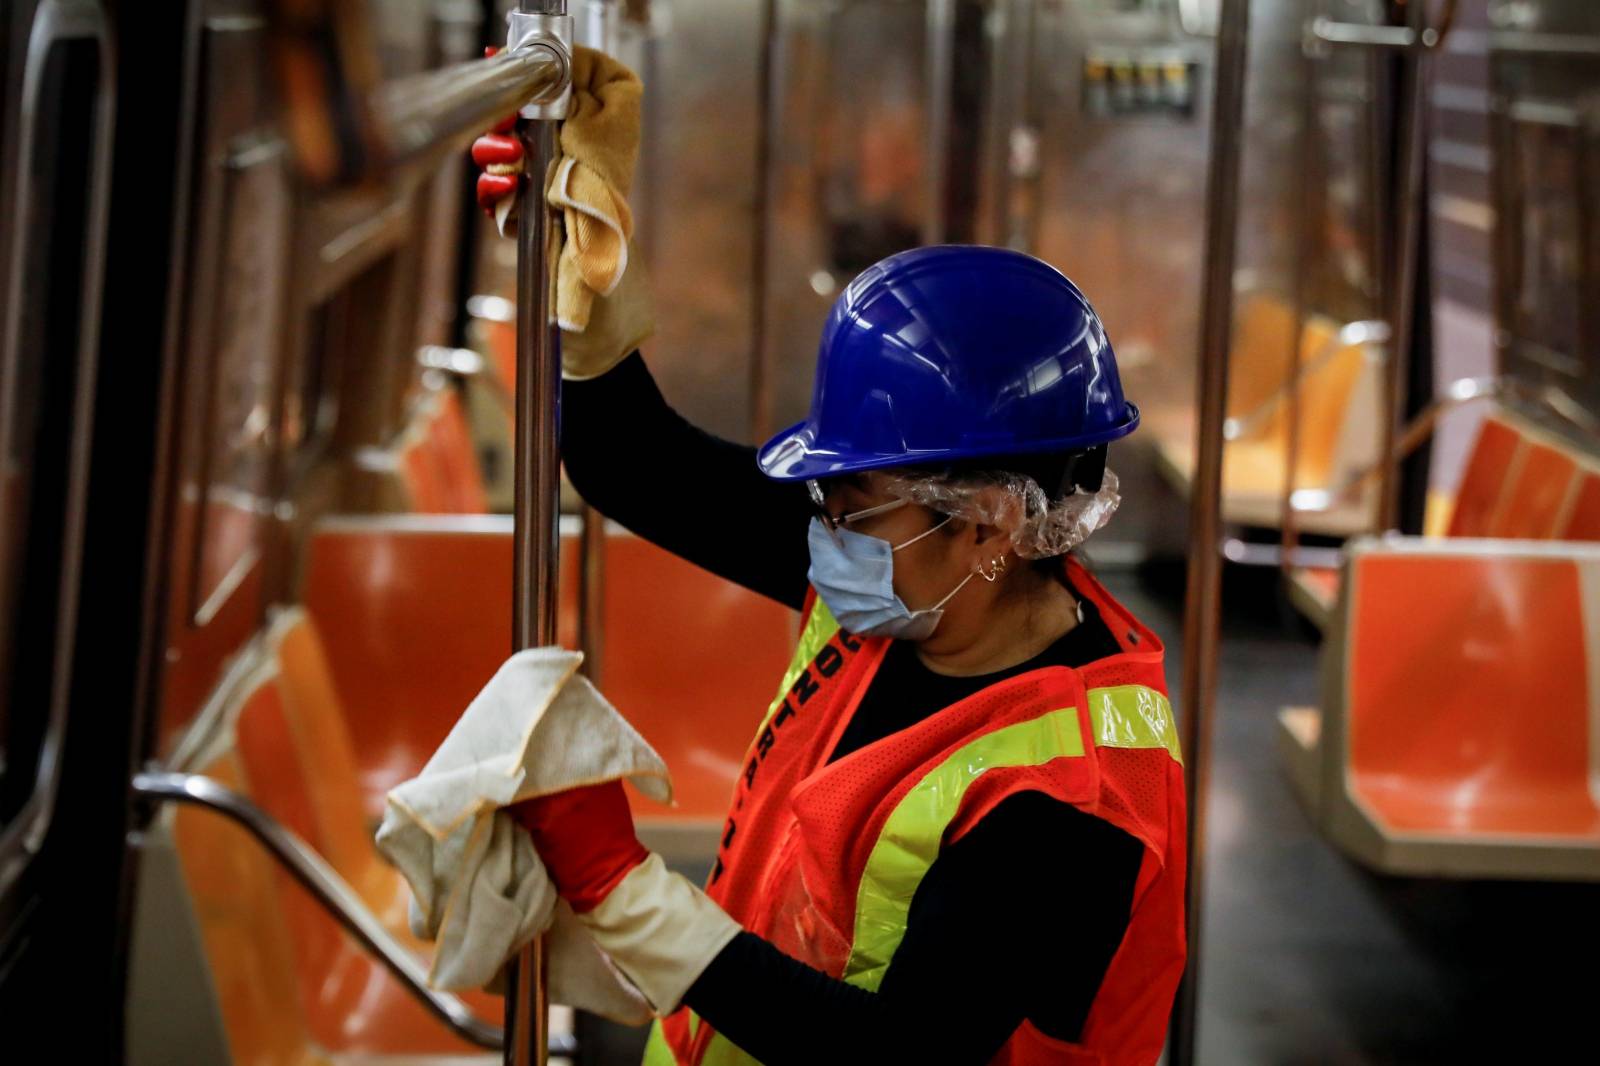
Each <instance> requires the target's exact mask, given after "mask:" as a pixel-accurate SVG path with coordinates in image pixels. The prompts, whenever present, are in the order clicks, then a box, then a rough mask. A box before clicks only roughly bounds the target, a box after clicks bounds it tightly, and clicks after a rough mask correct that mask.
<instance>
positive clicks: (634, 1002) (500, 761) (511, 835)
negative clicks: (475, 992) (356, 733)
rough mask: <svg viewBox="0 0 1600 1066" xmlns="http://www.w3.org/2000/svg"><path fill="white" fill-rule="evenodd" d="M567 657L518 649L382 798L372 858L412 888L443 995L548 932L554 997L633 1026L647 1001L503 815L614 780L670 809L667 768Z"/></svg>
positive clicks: (474, 983)
mask: <svg viewBox="0 0 1600 1066" xmlns="http://www.w3.org/2000/svg"><path fill="white" fill-rule="evenodd" d="M582 661H583V656H581V655H580V654H578V653H577V652H571V651H567V650H565V649H563V648H532V649H529V650H528V651H523V652H518V653H517V654H516V655H513V656H512V657H511V658H510V659H508V660H506V662H505V665H503V666H501V667H500V669H499V671H498V672H497V673H496V674H495V676H494V677H493V679H491V680H490V682H489V683H488V684H487V685H485V686H484V688H483V691H482V692H480V693H478V695H477V698H475V699H474V700H473V701H472V703H471V705H469V706H468V707H467V710H466V713H464V714H463V715H462V716H461V719H460V721H458V722H457V723H456V724H455V727H454V728H453V729H451V730H450V735H449V736H448V737H446V738H445V741H444V743H443V744H441V745H440V746H439V750H438V751H437V752H435V753H434V756H433V758H431V759H429V760H428V764H427V766H425V767H423V770H422V773H421V774H419V775H418V776H416V777H414V778H412V779H411V780H410V781H407V782H405V783H404V784H402V785H399V786H397V787H396V788H394V789H392V790H391V791H390V792H389V796H388V805H387V807H386V809H385V811H384V817H383V824H382V826H381V827H380V828H379V829H378V849H379V850H380V851H381V852H383V854H384V855H386V856H387V857H388V858H389V860H390V861H391V862H393V863H394V865H395V866H396V867H398V868H399V870H400V872H401V874H402V875H404V877H405V879H406V881H407V882H409V883H410V885H411V892H412V901H411V912H410V918H411V928H412V931H413V932H414V933H416V935H417V936H419V937H423V938H426V939H429V940H434V941H436V942H437V950H436V952H435V955H434V960H433V966H432V969H431V970H430V973H429V980H430V981H431V982H432V983H433V984H434V985H435V986H437V987H439V988H446V989H465V988H479V987H484V986H492V985H495V984H497V983H498V981H499V978H500V973H501V970H502V968H503V967H504V965H505V963H506V961H507V960H508V959H510V958H511V957H512V956H513V955H515V954H516V952H517V951H518V950H519V949H521V947H522V946H523V945H524V944H526V943H528V942H529V941H530V940H532V939H533V937H535V936H537V935H538V934H540V933H543V932H546V931H547V930H548V932H549V938H548V940H547V952H548V957H549V959H550V965H549V973H550V996H551V998H552V999H553V1000H554V1001H555V1002H558V1003H565V1004H568V1005H571V1006H574V1007H579V1008H582V1009H584V1010H588V1011H592V1012H594V1013H597V1014H602V1015H605V1016H606V1017H609V1018H614V1019H616V1020H618V1021H622V1022H627V1023H630V1024H638V1023H640V1022H643V1021H645V1020H647V1019H648V1018H649V1017H651V1013H652V1012H651V1009H650V1005H649V1003H648V1002H646V1001H645V999H644V998H643V997H642V996H641V995H640V994H639V992H638V990H637V989H635V988H634V987H633V985H632V984H631V983H629V982H628V980H627V978H625V977H623V976H622V975H621V973H620V972H619V971H618V970H617V969H616V967H615V966H613V965H612V964H611V962H610V960H609V959H608V958H606V956H605V955H604V954H603V953H602V952H601V951H600V949H599V948H597V947H596V946H595V944H594V941H593V940H592V939H591V938H590V936H589V934H588V932H587V931H586V930H585V929H584V927H583V926H582V925H581V924H580V923H579V922H578V920H577V918H576V916H575V915H573V913H572V911H571V909H570V908H568V907H567V905H566V904H565V903H562V902H561V901H560V900H559V899H558V898H557V895H556V891H555V886H554V885H553V884H552V883H551V881H550V877H549V875H548V874H547V873H546V872H545V868H544V864H543V863H541V862H540V861H539V856H538V854H537V853H535V851H534V848H533V842H532V840H531V839H530V838H529V837H528V834H527V833H526V832H524V831H523V830H522V828H521V827H520V826H518V825H517V824H516V823H515V822H514V821H513V820H512V818H511V816H510V815H509V814H508V813H506V811H505V810H504V809H503V808H505V807H507V806H510V805H511V804H513V803H518V802H520V801H522V800H525V799H531V798H533V797H535V796H543V795H548V794H550V793H553V792H561V791H563V790H565V789H569V788H575V787H578V786H580V785H591V784H596V783H599V782H602V781H612V780H618V779H621V778H628V779H629V780H631V781H632V782H633V783H634V784H635V785H636V786H637V787H638V788H639V790H640V791H641V792H643V793H644V794H645V795H647V796H649V797H650V798H652V799H655V800H658V801H660V802H662V803H670V802H671V800H672V783H671V781H670V780H669V778H668V777H667V768H666V764H665V763H663V762H662V761H661V757H660V756H659V755H657V754H656V753H655V751H654V750H652V749H651V747H650V745H649V744H647V743H646V742H645V740H644V738H643V737H641V736H640V735H639V734H638V732H637V731H635V730H634V728H633V727H632V726H631V725H629V724H628V722H627V720H626V719H624V718H623V717H622V715H620V714H618V713H617V711H616V709H615V708H614V707H612V706H611V705H610V704H609V703H607V702H606V700H605V698H604V697H603V696H601V695H600V693H599V692H598V691H597V690H596V689H595V687H594V686H593V685H591V684H590V683H589V680H588V679H587V678H585V677H583V676H582V675H580V674H578V672H577V670H578V666H579V664H580V663H581V662H582Z"/></svg>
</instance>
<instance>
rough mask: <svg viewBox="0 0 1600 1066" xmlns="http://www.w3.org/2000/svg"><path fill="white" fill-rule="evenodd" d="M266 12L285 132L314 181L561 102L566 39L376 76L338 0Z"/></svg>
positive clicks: (425, 155) (349, 178) (387, 164)
mask: <svg viewBox="0 0 1600 1066" xmlns="http://www.w3.org/2000/svg"><path fill="white" fill-rule="evenodd" d="M268 12H269V26H270V30H271V33H270V42H271V48H272V54H273V59H274V67H275V69H276V72H277V82H278V86H279V95H280V96H281V98H282V101H283V104H284V110H285V119H284V129H285V131H286V132H287V134H288V136H289V140H290V142H291V144H293V146H294V150H295V151H294V156H295V160H296V163H297V166H298V169H299V172H300V174H301V176H302V177H303V178H304V179H305V180H307V181H308V182H310V183H311V184H313V185H319V186H328V185H353V184H358V183H361V182H368V181H378V180H383V179H385V178H387V177H390V176H391V175H392V172H393V171H394V170H395V169H396V168H398V167H402V166H405V165H408V164H416V163H420V162H423V161H425V160H427V159H429V158H432V157H434V156H437V155H442V154H443V153H445V152H448V151H450V150H452V149H454V148H456V147H458V146H459V145H460V144H461V143H463V142H465V141H466V140H468V139H470V138H471V137H474V136H476V135H478V134H479V133H482V132H483V131H484V130H485V129H487V128H488V127H490V126H492V125H494V124H495V123H496V122H499V121H500V120H501V119H503V118H504V117H505V116H506V115H508V114H510V113H512V112H514V111H516V110H518V109H519V108H521V107H524V106H526V105H530V104H531V105H541V104H550V103H554V102H556V101H558V100H560V99H562V98H563V97H564V95H565V93H566V91H567V88H568V86H569V85H570V82H571V59H570V54H569V52H568V51H567V49H566V48H565V47H564V42H561V41H557V40H554V39H550V38H535V39H531V40H526V41H524V42H522V43H520V44H518V45H516V46H514V47H508V48H506V49H504V50H502V51H501V52H499V53H498V54H496V55H494V56H492V57H490V58H487V59H474V60H469V61H468V62H465V63H456V64H453V65H451V66H447V67H441V68H439V69H437V70H431V71H426V72H423V73H420V74H415V75H411V76H409V77H405V78H400V79H397V80H395V81H391V82H386V83H380V82H379V81H378V64H377V61H376V59H375V55H374V53H373V51H372V47H371V34H370V33H369V32H368V28H367V26H366V24H365V19H364V16H363V15H361V14H360V13H359V9H357V8H353V7H352V5H348V4H344V3H341V2H339V0H315V2H311V3H292V4H291V3H289V2H288V0H273V2H272V3H271V4H269V6H268Z"/></svg>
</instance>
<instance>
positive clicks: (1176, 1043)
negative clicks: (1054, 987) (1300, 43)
mask: <svg viewBox="0 0 1600 1066" xmlns="http://www.w3.org/2000/svg"><path fill="white" fill-rule="evenodd" d="M1249 31H1250V2H1249V0H1222V12H1221V16H1220V20H1219V25H1218V32H1217V48H1216V57H1215V60H1214V64H1215V70H1216V86H1217V88H1216V95H1215V98H1214V100H1213V102H1212V110H1211V160H1210V170H1209V173H1208V174H1207V178H1206V255H1205V265H1206V266H1205V280H1204V290H1203V300H1204V306H1203V307H1202V316H1201V327H1200V368H1199V390H1198V392H1199V395H1198V401H1197V402H1198V406H1199V414H1200V417H1199V426H1198V429H1197V434H1198V439H1197V440H1196V442H1195V457H1196V458H1195V472H1194V492H1193V497H1192V500H1191V503H1190V511H1189V573H1188V590H1187V592H1188V594H1187V596H1186V597H1185V600H1184V617H1183V691H1182V701H1183V702H1182V708H1183V718H1182V725H1183V751H1184V757H1185V761H1186V763H1187V764H1188V771H1189V772H1188V774H1187V777H1186V782H1185V783H1186V785H1187V788H1188V807H1189V884H1188V907H1187V915H1188V935H1189V966H1188V969H1187V970H1186V971H1185V973H1184V978H1183V982H1182V984H1180V985H1179V987H1178V997H1177V1002H1176V1004H1174V1007H1173V1012H1172V1026H1171V1030H1170V1032H1169V1034H1168V1060H1167V1061H1168V1062H1169V1063H1170V1064H1171V1066H1189V1064H1191V1063H1193V1062H1194V1061H1195V1023H1196V1013H1197V1007H1198V1000H1199V996H1198V989H1199V971H1200V965H1201V952H1200V948H1201V940H1200V927H1201V922H1202V918H1203V916H1204V907H1203V904H1204V900H1205V876H1204V875H1205V844H1206V835H1205V823H1206V807H1205V800H1206V796H1207V794H1208V791H1209V789H1208V786H1209V779H1210V773H1211V736H1212V719H1213V715H1214V711H1215V696H1216V684H1217V653H1218V644H1217V642H1218V626H1219V624H1220V622H1221V604H1220V599H1221V589H1222V555H1221V552H1220V543H1221V540H1222V525H1221V521H1220V511H1221V496H1222V423H1223V419H1224V417H1225V416H1226V414H1227V399H1228V349H1229V340H1230V337H1231V334H1232V331H1233V267H1234V252H1235V245H1236V243H1237V240H1238V222H1239V156H1240V151H1241V147H1242V146H1241V143H1240V141H1241V137H1242V130H1243V122H1244V87H1245V60H1246V57H1247V54H1248V49H1247V47H1246V46H1247V43H1248V41H1247V38H1248V36H1249Z"/></svg>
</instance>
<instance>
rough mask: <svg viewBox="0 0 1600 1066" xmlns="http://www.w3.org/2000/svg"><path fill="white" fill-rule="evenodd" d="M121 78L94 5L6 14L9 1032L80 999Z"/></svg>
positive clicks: (3, 876) (0, 814) (3, 766)
mask: <svg viewBox="0 0 1600 1066" xmlns="http://www.w3.org/2000/svg"><path fill="white" fill-rule="evenodd" d="M113 77H114V70H113V68H112V64H111V43H110V30H109V24H108V21H107V18H106V13H105V11H104V10H103V8H102V6H101V5H100V4H99V3H98V2H91V0H23V2H21V3H17V4H8V5H7V6H6V9H5V11H4V13H3V15H0V86H3V98H0V99H3V110H0V144H3V149H4V150H3V153H0V160H3V169H0V1002H4V1003H5V1004H6V1010H5V1013H6V1015H7V1017H8V1018H13V1019H19V1018H21V1017H24V1016H25V1015H24V1014H23V1008H30V1009H31V1007H32V1005H33V1004H34V1003H35V1002H47V1001H48V997H52V996H53V997H54V998H55V999H56V1001H57V1002H63V1003H70V1001H71V997H72V990H71V989H67V988H60V987H57V988H54V989H42V988H40V987H38V986H39V985H40V984H41V980H40V979H41V976H42V975H45V974H51V973H55V972H58V971H57V970H55V969H54V967H53V966H49V965H43V964H42V960H44V959H45V958H46V957H47V956H50V955H51V954H52V953H57V952H59V951H60V945H59V944H58V943H57V942H56V941H55V938H54V937H53V936H52V935H51V930H52V929H53V928H56V927H55V926H53V924H52V923H53V921H54V915H53V913H52V912H53V910H54V909H55V907H56V901H57V899H58V898H60V897H59V893H58V892H57V879H58V878H60V877H61V876H62V875H63V872H64V870H63V864H62V862H61V861H60V859H61V858H62V857H63V855H62V851H63V849H61V848H59V847H56V846H53V845H54V843H55V842H56V841H58V840H59V838H60V835H61V832H62V830H61V823H62V819H61V817H60V813H61V807H62V794H63V789H62V773H63V763H64V758H63V755H64V750H65V742H66V737H67V734H68V717H69V716H68V708H69V702H70V700H69V690H70V687H71V683H72V679H73V676H74V671H75V669H77V668H78V664H77V663H75V654H76V653H77V651H78V648H77V646H76V645H77V643H78V642H77V641H76V627H77V622H78V615H79V612H78V602H79V591H80V585H81V577H82V560H83V555H82V548H83V544H84V534H85V517H86V509H87V505H88V477H89V456H90V444H91V436H92V434H91V421H92V418H93V414H94V393H95V385H96V363H97V355H98V347H99V326H100V301H101V291H102V283H103V279H104V251H105V234H106V226H107V213H108V205H109V199H108V198H109V179H110V161H111V158H110V157H111V131H112V122H113V114H112V100H113V96H114V92H113V88H112V79H113ZM84 957H85V958H87V957H88V955H87V954H86V955H85V956H84ZM13 1008H17V1009H16V1010H15V1012H14V1010H13ZM28 1016H30V1017H31V1015H28ZM8 1039H12V1038H10V1037H8ZM6 1050H7V1051H10V1050H11V1047H10V1046H7V1048H6ZM0 1054H4V1053H3V1052H0Z"/></svg>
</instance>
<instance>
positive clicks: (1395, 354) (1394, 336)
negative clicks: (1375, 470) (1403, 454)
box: [1378, 3, 1428, 532]
mask: <svg viewBox="0 0 1600 1066" xmlns="http://www.w3.org/2000/svg"><path fill="white" fill-rule="evenodd" d="M1425 8H1426V5H1425V4H1420V3H1415V4H1408V5H1406V8H1405V11H1406V22H1407V25H1408V26H1409V27H1410V28H1411V29H1412V30H1413V31H1414V32H1415V33H1416V34H1417V37H1418V40H1421V39H1422V31H1423V27H1424V25H1425V23H1426V15H1427V12H1426V10H1425ZM1427 64H1428V49H1427V48H1425V47H1418V46H1413V47H1411V48H1407V49H1404V50H1402V51H1401V53H1400V60H1399V67H1400V91H1399V93H1398V94H1397V95H1398V107H1397V112H1398V116H1397V118H1398V122H1399V129H1398V130H1397V131H1396V134H1397V135H1396V138H1395V143H1396V144H1397V146H1398V148H1397V156H1398V158H1397V159H1396V161H1395V186H1394V188H1395V193H1394V195H1395V212H1394V234H1393V238H1394V240H1393V244H1392V245H1391V246H1390V248H1389V251H1390V253H1391V254H1392V255H1393V257H1394V260H1393V268H1392V269H1391V270H1390V271H1388V277H1389V280H1390V285H1389V292H1388V296H1389V309H1388V310H1389V361H1388V365H1387V367H1386V370H1387V371H1388V372H1387V373H1386V374H1385V375H1384V389H1383V411H1382V412H1381V414H1382V418H1383V423H1382V425H1381V426H1380V432H1379V437H1378V456H1379V458H1380V460H1381V462H1382V466H1381V468H1380V471H1381V472H1380V474H1379V482H1378V529H1379V530H1381V531H1385V532H1387V531H1388V530H1391V529H1394V528H1395V527H1396V525H1397V524H1398V517H1399V513H1400V465H1401V464H1400V460H1398V459H1396V458H1395V456H1394V446H1395V438H1396V435H1397V434H1398V433H1399V432H1400V426H1401V424H1402V423H1403V422H1404V421H1405V410H1406V383H1407V379H1408V377H1409V375H1410V372H1411V343H1412V338H1413V337H1415V336H1416V328H1415V327H1416V318H1415V312H1416V308H1415V306H1414V304H1415V303H1416V291H1417V276H1416V275H1417V259H1418V253H1419V251H1420V249H1419V246H1418V242H1419V240H1420V234H1421V229H1422V226H1421V219H1422V211H1423V210H1424V205H1423V203H1422V174H1423V156H1422V153H1423V150H1424V138H1425V136H1426V130H1427V122H1426V121H1425V120H1424V115H1423V109H1424V108H1426V107H1427V106H1428V98H1427V93H1426V92H1425V91H1424V90H1425V88H1426V85H1427V78H1426V74H1427V69H1428V68H1427Z"/></svg>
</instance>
